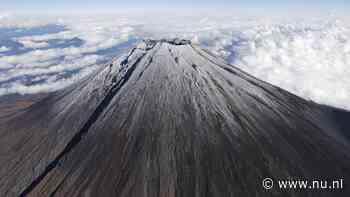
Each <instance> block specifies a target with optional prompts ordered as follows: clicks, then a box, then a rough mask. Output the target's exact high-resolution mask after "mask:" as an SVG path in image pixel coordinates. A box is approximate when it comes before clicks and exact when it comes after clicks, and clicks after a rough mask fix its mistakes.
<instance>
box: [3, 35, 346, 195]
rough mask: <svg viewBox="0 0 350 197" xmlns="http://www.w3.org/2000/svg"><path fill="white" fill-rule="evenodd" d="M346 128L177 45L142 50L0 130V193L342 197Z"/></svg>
mask: <svg viewBox="0 0 350 197" xmlns="http://www.w3.org/2000/svg"><path fill="white" fill-rule="evenodd" d="M349 121H350V115H349V113H348V112H345V111H341V110H336V109H331V108H327V107H323V106H319V105H317V104H314V103H312V102H308V101H305V100H303V99H301V98H299V97H296V96H294V95H292V94H290V93H288V92H286V91H284V90H281V89H279V88H277V87H274V86H272V85H269V84H267V83H264V82H262V81H259V80H257V79H255V78H253V77H251V76H249V75H247V74H246V73H244V72H242V71H240V70H239V69H237V68H235V67H233V66H231V65H228V64H226V63H224V62H223V61H221V60H220V59H218V58H216V57H214V56H212V55H210V54H209V53H207V52H205V51H203V50H201V49H199V48H198V47H197V46H194V45H192V44H191V43H190V42H188V41H182V40H173V41H145V42H143V43H141V44H140V45H138V46H137V47H136V48H134V49H133V50H132V51H131V52H130V54H128V56H126V57H123V58H120V59H118V60H115V61H113V62H112V63H111V64H110V65H107V66H106V67H104V68H102V69H101V70H100V71H99V72H97V73H95V74H94V75H92V76H90V77H89V78H87V79H85V80H84V81H82V82H81V83H79V84H76V85H74V86H73V87H70V88H68V89H66V90H64V91H60V92H56V93H54V94H52V95H50V96H49V97H47V98H46V99H44V100H42V101H41V102H39V103H36V104H34V105H32V106H30V107H29V108H28V109H27V110H26V111H25V112H23V113H20V114H18V115H16V116H12V118H11V120H9V121H6V122H5V123H3V122H1V123H0V124H1V125H0V196H11V197H12V196H33V197H40V196H62V197H73V196H83V197H97V196H101V197H109V196H116V197H175V196H176V197H232V196H238V197H245V196H246V197H251V196H259V197H260V196H283V197H288V196H316V197H318V196H350V192H349V186H348V185H349V184H350V143H349V138H350V137H349V136H350V135H349V129H350V127H349ZM264 177H271V178H274V179H278V178H281V179H287V178H289V177H294V178H296V179H297V178H304V179H312V178H318V179H320V178H323V179H325V180H333V179H340V178H343V179H344V187H345V188H344V189H343V190H338V191H336V192H334V191H333V192H327V191H328V190H325V191H323V192H320V190H318V191H317V190H304V191H301V190H287V191H284V192H282V191H281V190H279V189H272V190H269V191H265V190H264V189H263V188H262V186H261V181H262V180H263V179H264Z"/></svg>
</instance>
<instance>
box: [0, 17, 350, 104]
mask: <svg viewBox="0 0 350 197" xmlns="http://www.w3.org/2000/svg"><path fill="white" fill-rule="evenodd" d="M347 19H348V18H345V19H344V18H338V19H337V17H335V16H332V17H329V16H328V15H327V16H325V17H317V18H311V17H310V18H308V19H307V20H306V19H300V18H292V19H281V18H278V19H276V18H267V17H254V16H245V17H242V16H235V15H233V14H220V15H213V14H211V15H206V16H204V15H190V16H186V17H181V16H174V17H159V16H158V17H154V16H148V17H144V16H122V15H119V16H93V17H88V16H86V17H60V18H57V17H56V18H55V17H53V18H52V19H50V20H48V19H47V18H45V19H42V20H39V19H35V20H34V19H32V20H28V21H31V22H30V23H25V22H24V21H23V20H22V19H20V18H14V19H9V18H6V20H3V21H5V22H1V21H0V28H1V27H9V26H11V24H12V26H15V27H23V26H26V27H28V26H29V27H35V26H40V25H46V24H52V23H53V24H59V25H64V26H65V27H66V30H64V31H61V32H58V33H51V34H44V35H34V36H23V37H19V38H15V39H14V40H15V41H17V42H18V43H21V44H22V45H23V46H24V47H25V48H28V49H32V50H31V51H28V52H26V53H24V54H18V55H11V56H0V95H4V94H11V93H21V94H27V93H38V92H49V91H55V90H58V89H61V88H64V87H67V86H68V85H70V84H72V83H74V82H76V81H77V80H79V79H80V78H82V77H84V76H86V75H88V74H89V73H91V72H93V70H95V69H96V68H97V66H96V64H97V62H99V61H100V60H103V59H104V58H106V57H105V56H104V54H100V53H98V52H99V51H101V50H105V49H109V48H111V47H114V46H116V45H118V44H122V43H126V42H127V41H129V40H130V39H134V38H149V37H152V38H163V37H182V38H187V39H191V40H192V41H193V42H195V43H198V44H200V45H202V46H203V47H206V48H208V49H209V50H211V51H212V52H213V53H215V54H217V55H219V56H222V57H223V58H225V59H226V60H228V61H229V62H230V63H232V64H234V65H236V66H238V67H240V68H241V69H243V70H245V71H247V72H248V73H250V74H252V75H254V76H256V77H258V78H260V79H262V80H265V81H268V82H270V83H272V84H274V85H277V86H280V87H282V88H284V89H286V90H289V91H291V92H293V93H295V94H297V95H299V96H301V97H304V98H306V99H311V100H314V101H316V102H319V103H322V104H328V105H332V106H336V107H340V108H345V109H350V102H349V101H350V85H349V84H350V28H349V26H347V24H346V23H345V22H346V21H347ZM11 20H12V23H11ZM25 24H26V25H25ZM74 38H79V39H80V40H82V41H83V43H82V45H80V46H68V47H65V48H50V44H49V41H50V40H55V39H56V40H57V39H59V40H68V39H74ZM44 48H45V49H44ZM1 49H2V50H3V51H6V50H9V49H8V48H7V47H5V48H1V47H0V50H1ZM116 55H117V54H116ZM69 72H72V73H73V74H71V75H69V76H68V77H60V76H62V75H64V74H65V73H69ZM28 80H29V82H35V81H43V82H42V83H28Z"/></svg>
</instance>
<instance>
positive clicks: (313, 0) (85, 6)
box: [0, 0, 350, 12]
mask: <svg viewBox="0 0 350 197" xmlns="http://www.w3.org/2000/svg"><path fill="white" fill-rule="evenodd" d="M182 7H191V8H213V7H224V8H228V9H229V8H232V9H234V8H258V9H259V8H260V9H265V8H266V9H269V8H285V9H288V8H291V7H293V8H312V9H343V10H344V9H349V8H350V1H349V0H307V1H306V0H265V1H261V0H148V1H145V0H74V1H73V0H49V1H48V0H30V1H28V0H1V7H0V10H10V11H13V10H14V11H44V12H45V11H69V10H67V9H70V11H71V10H72V9H74V10H95V9H96V10H104V9H106V10H114V9H116V10H117V9H125V8H170V9H171V8H182Z"/></svg>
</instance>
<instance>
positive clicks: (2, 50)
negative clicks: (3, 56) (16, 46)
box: [0, 46, 11, 53]
mask: <svg viewBox="0 0 350 197" xmlns="http://www.w3.org/2000/svg"><path fill="white" fill-rule="evenodd" d="M10 50H11V49H10V48H8V47H6V46H1V47H0V53H3V52H7V51H10Z"/></svg>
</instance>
